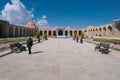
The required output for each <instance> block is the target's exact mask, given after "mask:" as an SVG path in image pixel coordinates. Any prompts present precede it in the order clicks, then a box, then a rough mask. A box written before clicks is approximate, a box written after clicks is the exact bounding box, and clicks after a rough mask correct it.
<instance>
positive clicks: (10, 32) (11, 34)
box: [9, 26, 13, 37]
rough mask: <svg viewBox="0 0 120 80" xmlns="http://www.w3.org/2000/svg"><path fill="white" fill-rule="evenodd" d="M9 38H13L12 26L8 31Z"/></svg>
mask: <svg viewBox="0 0 120 80" xmlns="http://www.w3.org/2000/svg"><path fill="white" fill-rule="evenodd" d="M9 36H10V37H13V27H12V26H10V29H9Z"/></svg>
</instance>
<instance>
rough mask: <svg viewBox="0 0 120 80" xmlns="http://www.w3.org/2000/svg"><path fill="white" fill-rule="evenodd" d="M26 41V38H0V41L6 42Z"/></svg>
mask: <svg viewBox="0 0 120 80" xmlns="http://www.w3.org/2000/svg"><path fill="white" fill-rule="evenodd" d="M23 41H26V39H4V40H0V42H3V43H7V42H23Z"/></svg>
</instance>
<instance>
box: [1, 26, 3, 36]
mask: <svg viewBox="0 0 120 80" xmlns="http://www.w3.org/2000/svg"><path fill="white" fill-rule="evenodd" d="M2 37H3V26H2V25H0V38H2Z"/></svg>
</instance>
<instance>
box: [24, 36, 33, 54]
mask: <svg viewBox="0 0 120 80" xmlns="http://www.w3.org/2000/svg"><path fill="white" fill-rule="evenodd" d="M26 45H27V47H28V51H29V54H31V47H32V45H33V40H32V38H30V36H29V37H28V39H27V41H26Z"/></svg>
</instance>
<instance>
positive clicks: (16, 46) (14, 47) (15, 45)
mask: <svg viewBox="0 0 120 80" xmlns="http://www.w3.org/2000/svg"><path fill="white" fill-rule="evenodd" d="M10 49H11V52H16V53H17V52H21V51H27V50H26V47H25V46H23V45H22V44H20V43H13V44H10Z"/></svg>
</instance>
